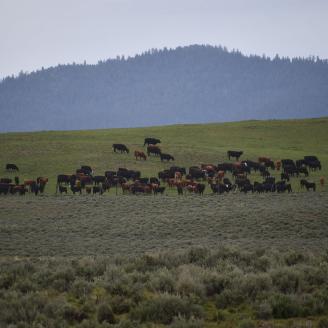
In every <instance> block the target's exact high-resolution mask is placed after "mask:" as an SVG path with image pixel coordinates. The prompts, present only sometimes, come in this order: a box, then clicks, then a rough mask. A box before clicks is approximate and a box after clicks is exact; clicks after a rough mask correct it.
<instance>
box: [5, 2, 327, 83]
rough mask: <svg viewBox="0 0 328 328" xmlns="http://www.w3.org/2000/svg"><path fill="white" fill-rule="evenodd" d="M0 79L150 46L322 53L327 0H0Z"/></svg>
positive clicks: (295, 53) (271, 52)
mask: <svg viewBox="0 0 328 328" xmlns="http://www.w3.org/2000/svg"><path fill="white" fill-rule="evenodd" d="M0 41H1V43H0V44H1V47H0V77H4V76H7V75H11V74H17V73H18V72H19V71H20V70H23V71H32V70H36V69H39V68H41V67H42V66H44V67H48V66H54V65H57V64H59V63H71V62H73V61H75V62H83V61H84V60H86V61H87V63H96V62H97V61H98V60H99V59H107V58H109V57H112V58H113V57H116V55H122V54H124V55H134V54H136V53H140V52H142V51H144V50H147V49H150V48H163V47H165V46H166V47H169V48H171V47H176V46H180V45H189V44H196V43H197V44H211V45H224V46H226V47H228V49H232V48H238V49H240V50H241V51H242V52H244V53H246V54H249V53H256V54H260V55H261V54H263V53H265V54H267V55H270V56H273V55H275V54H276V53H278V54H280V55H284V56H305V57H307V56H309V55H315V56H317V55H318V56H319V57H322V58H328V0H162V1H159V0H51V1H50V0H0Z"/></svg>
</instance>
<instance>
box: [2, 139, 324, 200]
mask: <svg viewBox="0 0 328 328" xmlns="http://www.w3.org/2000/svg"><path fill="white" fill-rule="evenodd" d="M160 142H161V141H160V140H159V139H155V138H146V139H145V140H144V146H146V145H147V155H148V156H158V157H160V159H161V161H170V160H172V161H174V157H173V156H172V155H170V154H167V153H163V152H162V151H161V149H160V147H159V146H158V145H157V144H159V143H160ZM113 151H114V152H115V153H116V152H120V153H127V154H129V149H128V147H126V146H125V145H124V144H113ZM147 155H146V154H145V153H144V152H143V151H140V150H136V151H135V152H134V156H135V158H136V160H138V159H140V160H147ZM242 155H243V152H242V151H233V150H229V151H228V152H227V157H228V158H229V160H230V159H235V160H236V161H235V162H233V163H231V162H226V163H219V164H217V165H214V164H201V165H200V166H191V167H189V169H188V170H187V169H186V168H184V167H179V166H171V167H170V168H169V169H166V170H163V171H160V172H158V174H157V176H153V177H142V174H141V172H140V171H137V170H130V169H127V168H119V169H118V170H117V171H105V172H104V175H95V174H94V172H93V169H92V168H91V167H90V166H89V165H83V166H81V167H80V168H77V169H76V171H75V172H74V173H73V174H69V175H67V174H59V175H58V176H57V184H56V193H60V194H63V193H65V194H67V193H68V192H69V191H70V192H72V193H73V194H76V193H79V194H82V192H85V193H87V194H91V193H92V194H97V193H98V194H103V193H104V192H105V191H109V190H110V189H111V188H115V190H116V193H117V192H118V190H119V189H121V190H122V193H123V194H154V195H157V194H163V193H164V192H165V189H166V188H170V189H173V188H175V189H176V190H177V193H178V194H179V195H181V194H184V193H186V192H190V193H196V194H203V193H204V191H205V189H206V186H207V185H209V187H210V189H211V191H212V192H213V193H217V194H222V193H225V192H230V191H237V190H239V191H240V192H244V193H247V192H257V193H263V192H278V193H281V192H286V191H287V192H292V186H291V184H290V183H289V182H290V179H291V178H292V177H300V178H301V179H300V181H299V182H300V186H301V188H305V189H306V190H308V191H309V190H313V191H315V190H316V184H315V183H314V182H311V181H308V180H307V179H306V178H307V177H308V176H309V172H310V171H315V170H321V162H320V161H319V159H318V158H317V157H316V156H304V158H303V159H299V160H297V161H293V160H291V159H282V160H278V161H275V162H274V161H272V160H271V159H270V158H267V157H259V158H258V161H257V162H255V161H250V160H242V161H239V158H240V157H241V156H242ZM6 170H7V171H16V172H18V171H19V169H18V167H17V166H16V165H15V164H7V165H6ZM273 170H276V171H277V172H278V173H279V176H280V179H279V181H276V178H275V177H273V176H272V174H271V173H272V171H273ZM253 172H259V173H260V175H261V177H262V181H261V182H257V181H255V182H254V183H251V181H250V179H249V175H251V174H252V173H253ZM228 173H229V174H230V175H231V179H229V178H228V176H227V174H228ZM276 175H277V174H276ZM47 182H48V179H47V178H45V177H38V178H37V179H36V180H24V181H23V183H20V181H19V177H18V176H16V177H15V178H14V179H11V178H1V179H0V194H20V195H24V194H25V193H26V192H32V193H34V194H36V195H37V194H38V193H43V192H44V190H45V186H46V184H47ZM320 184H321V185H322V186H323V185H324V178H323V177H321V178H320Z"/></svg>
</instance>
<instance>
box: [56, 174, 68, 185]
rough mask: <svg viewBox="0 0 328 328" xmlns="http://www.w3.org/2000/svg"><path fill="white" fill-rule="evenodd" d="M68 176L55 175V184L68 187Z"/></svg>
mask: <svg viewBox="0 0 328 328" xmlns="http://www.w3.org/2000/svg"><path fill="white" fill-rule="evenodd" d="M70 177H71V176H70V175H67V174H59V175H57V184H61V183H64V184H66V185H68V184H69V183H70Z"/></svg>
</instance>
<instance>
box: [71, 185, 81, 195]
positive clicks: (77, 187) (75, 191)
mask: <svg viewBox="0 0 328 328" xmlns="http://www.w3.org/2000/svg"><path fill="white" fill-rule="evenodd" d="M71 191H72V192H73V194H74V195H75V193H79V194H80V195H81V194H82V188H81V186H71Z"/></svg>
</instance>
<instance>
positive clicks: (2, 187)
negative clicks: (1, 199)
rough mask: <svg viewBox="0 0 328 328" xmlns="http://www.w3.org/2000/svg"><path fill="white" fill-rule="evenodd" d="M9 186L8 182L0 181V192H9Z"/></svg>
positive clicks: (5, 193)
mask: <svg viewBox="0 0 328 328" xmlns="http://www.w3.org/2000/svg"><path fill="white" fill-rule="evenodd" d="M10 188H11V187H10V184H9V183H0V194H4V195H7V194H8V192H10Z"/></svg>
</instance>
